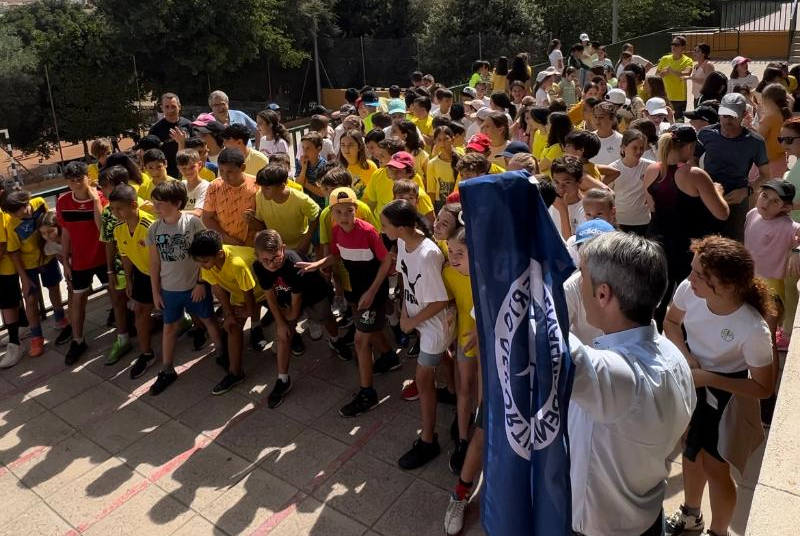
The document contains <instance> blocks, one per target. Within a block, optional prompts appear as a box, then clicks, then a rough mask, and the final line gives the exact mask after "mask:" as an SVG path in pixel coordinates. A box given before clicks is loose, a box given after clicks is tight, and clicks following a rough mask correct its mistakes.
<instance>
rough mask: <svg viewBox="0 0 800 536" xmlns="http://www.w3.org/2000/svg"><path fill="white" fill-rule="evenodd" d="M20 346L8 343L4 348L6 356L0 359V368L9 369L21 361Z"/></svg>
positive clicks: (21, 352)
mask: <svg viewBox="0 0 800 536" xmlns="http://www.w3.org/2000/svg"><path fill="white" fill-rule="evenodd" d="M22 354H23V351H22V346H20V345H19V344H14V343H11V342H10V343H8V346H7V347H6V355H5V356H3V359H0V368H11V367H13V366H14V365H16V364H17V363H19V360H20V359H22Z"/></svg>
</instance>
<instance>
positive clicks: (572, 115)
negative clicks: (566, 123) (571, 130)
mask: <svg viewBox="0 0 800 536" xmlns="http://www.w3.org/2000/svg"><path fill="white" fill-rule="evenodd" d="M567 116H568V117H569V120H570V121H572V124H573V125H577V124H578V123H580V122H581V121H583V101H578V102H577V103H576V104H575V105H574V106H573V107H572V108H570V109H569V110H567ZM545 145H547V142H545Z"/></svg>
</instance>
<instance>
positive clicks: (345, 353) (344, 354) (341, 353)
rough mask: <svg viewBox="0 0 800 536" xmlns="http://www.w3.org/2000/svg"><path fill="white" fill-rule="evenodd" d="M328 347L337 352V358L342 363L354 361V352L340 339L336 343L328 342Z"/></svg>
mask: <svg viewBox="0 0 800 536" xmlns="http://www.w3.org/2000/svg"><path fill="white" fill-rule="evenodd" d="M328 346H330V349H331V350H333V351H334V352H336V357H338V358H339V359H341V360H342V361H352V360H353V351H352V350H350V346H348V344H347V343H346V342H345V341H344V340H343V339H342V337H339V338H338V339H336V340H335V341H332V340H328Z"/></svg>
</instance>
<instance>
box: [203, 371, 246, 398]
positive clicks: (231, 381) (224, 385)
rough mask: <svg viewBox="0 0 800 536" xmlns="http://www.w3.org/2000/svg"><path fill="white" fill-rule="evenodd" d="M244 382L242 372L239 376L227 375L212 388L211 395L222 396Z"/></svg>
mask: <svg viewBox="0 0 800 536" xmlns="http://www.w3.org/2000/svg"><path fill="white" fill-rule="evenodd" d="M243 380H244V372H240V373H239V374H231V373H228V374H226V375H225V377H224V378H222V380H220V382H219V383H218V384H217V385H215V386H214V388H213V389H212V390H211V394H212V395H224V394H225V393H227V392H228V391H230V390H231V389H233V388H234V387H235V386H236V384H238V383H241V382H242V381H243Z"/></svg>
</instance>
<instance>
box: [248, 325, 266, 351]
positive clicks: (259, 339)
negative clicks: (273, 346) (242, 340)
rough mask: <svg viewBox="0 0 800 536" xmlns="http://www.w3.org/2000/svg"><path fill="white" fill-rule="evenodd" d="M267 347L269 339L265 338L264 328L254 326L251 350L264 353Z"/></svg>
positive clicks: (251, 336)
mask: <svg viewBox="0 0 800 536" xmlns="http://www.w3.org/2000/svg"><path fill="white" fill-rule="evenodd" d="M266 347H267V338H266V337H265V336H264V328H262V327H261V326H253V327H251V328H250V348H252V349H253V350H255V351H256V352H263V351H264V348H266Z"/></svg>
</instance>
